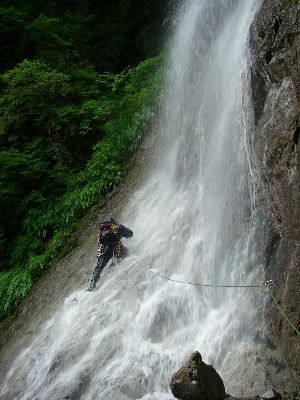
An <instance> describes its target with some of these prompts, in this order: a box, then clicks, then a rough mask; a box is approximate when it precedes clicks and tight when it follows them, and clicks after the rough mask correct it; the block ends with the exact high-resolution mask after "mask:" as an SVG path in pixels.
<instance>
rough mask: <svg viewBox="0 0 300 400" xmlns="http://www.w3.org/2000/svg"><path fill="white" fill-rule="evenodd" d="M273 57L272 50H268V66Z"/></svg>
mask: <svg viewBox="0 0 300 400" xmlns="http://www.w3.org/2000/svg"><path fill="white" fill-rule="evenodd" d="M272 57H273V55H272V51H271V49H268V50H267V51H266V53H265V60H266V63H267V64H269V62H270V61H271V60H272Z"/></svg>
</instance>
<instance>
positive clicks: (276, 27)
mask: <svg viewBox="0 0 300 400" xmlns="http://www.w3.org/2000/svg"><path fill="white" fill-rule="evenodd" d="M281 24H282V19H281V18H280V17H277V18H276V19H275V22H274V24H273V26H272V34H273V38H274V37H275V36H276V35H277V33H278V31H279V28H280V25H281Z"/></svg>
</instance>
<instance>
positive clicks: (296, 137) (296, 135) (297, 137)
mask: <svg viewBox="0 0 300 400" xmlns="http://www.w3.org/2000/svg"><path fill="white" fill-rule="evenodd" d="M299 133H300V126H297V128H296V129H295V132H294V135H293V145H292V153H293V152H294V151H295V148H296V146H297V144H298V140H299Z"/></svg>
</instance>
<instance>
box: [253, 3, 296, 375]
mask: <svg viewBox="0 0 300 400" xmlns="http://www.w3.org/2000/svg"><path fill="white" fill-rule="evenodd" d="M299 16H300V4H299V3H298V4H296V3H294V2H292V1H290V0H264V1H263V2H262V5H261V8H260V10H259V11H258V13H257V15H256V17H255V20H254V22H253V24H252V27H251V32H250V47H251V78H252V82H251V84H252V97H253V103H254V117H255V138H254V150H255V154H256V157H257V162H258V167H259V170H260V174H261V181H262V190H261V193H260V196H261V197H260V204H262V206H261V207H262V209H261V213H262V215H263V216H264V219H265V221H266V230H267V232H268V234H267V236H268V241H267V242H268V243H267V245H266V276H267V278H268V279H270V278H273V279H274V278H276V277H278V276H280V274H282V273H284V271H286V270H287V269H288V268H291V267H292V266H293V265H294V264H295V263H297V262H298V261H300V242H299V240H300V192H299V177H300V174H299V142H298V141H299V133H300V23H299V22H300V21H299ZM279 286H280V287H279V288H277V289H275V288H274V289H273V290H274V294H275V295H276V297H277V298H279V299H281V305H282V307H283V309H284V311H285V312H286V313H287V315H288V316H289V318H290V319H291V321H293V323H294V324H295V325H296V326H297V327H298V329H300V265H299V267H298V268H295V269H294V270H293V271H291V272H290V273H289V274H287V275H285V276H284V277H282V279H281V280H280V281H279ZM266 315H267V322H268V323H269V326H270V331H271V334H272V335H273V338H274V340H275V341H276V342H277V343H276V345H277V346H278V347H279V348H280V349H281V352H282V355H283V357H284V359H285V362H286V364H287V365H288V366H289V367H290V368H291V369H292V371H293V372H294V375H295V376H299V374H300V337H299V336H297V334H296V333H295V332H294V331H293V329H292V328H291V327H290V326H289V325H288V323H287V322H286V321H285V320H284V319H283V318H282V315H280V313H279V312H278V311H277V310H276V309H275V307H274V305H272V304H271V302H269V303H268V305H267V313H266Z"/></svg>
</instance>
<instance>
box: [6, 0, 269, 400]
mask: <svg viewBox="0 0 300 400" xmlns="http://www.w3.org/2000/svg"><path fill="white" fill-rule="evenodd" d="M258 3H259V1H257V0H190V1H187V2H185V4H184V5H183V7H182V8H181V10H180V12H179V14H178V15H177V16H176V19H174V24H175V25H176V29H175V32H174V35H173V39H172V44H171V46H170V55H169V60H168V63H167V67H166V71H167V72H166V83H165V100H164V104H163V105H162V110H161V116H160V119H159V122H157V124H156V128H157V135H156V146H155V147H156V148H155V149H154V152H155V157H153V158H152V165H150V167H149V171H148V174H147V176H146V177H145V179H144V183H143V185H142V186H141V187H140V188H139V189H138V190H136V191H135V192H134V193H132V198H131V201H130V203H129V204H128V205H127V206H126V208H125V209H124V210H123V213H122V215H121V218H120V219H121V222H122V223H124V224H125V225H127V226H128V227H130V228H132V229H133V231H134V238H133V239H132V240H131V241H130V242H128V247H129V250H130V254H131V256H133V257H134V259H133V258H130V257H129V258H127V259H126V260H124V261H123V262H122V263H121V265H119V266H118V267H111V268H109V267H108V268H107V269H106V271H105V272H104V273H103V276H102V278H101V284H100V285H99V287H98V289H97V290H96V291H95V292H93V293H87V292H85V291H84V290H82V288H81V289H77V290H76V291H75V292H74V293H73V294H72V295H71V296H70V297H68V298H67V299H66V300H65V302H64V304H63V306H62V307H61V308H60V309H59V310H58V311H57V312H56V314H55V315H54V316H53V317H52V318H51V319H49V320H47V321H45V323H44V325H43V326H42V327H41V330H40V332H38V333H37V334H36V336H35V338H34V339H33V341H32V343H31V344H30V345H29V346H28V347H27V348H25V349H23V351H22V352H21V353H20V354H19V355H18V357H17V358H16V360H15V361H14V363H13V364H12V365H11V368H10V370H9V371H8V372H7V375H6V378H5V380H4V382H2V386H1V389H0V397H1V399H2V398H3V399H22V400H25V399H28V400H32V399H39V400H47V399H52V400H56V399H57V400H58V399H73V400H74V399H79V398H81V399H85V400H88V399H99V400H101V399H103V400H104V399H105V400H130V399H143V400H147V399H148V400H150V399H151V400H155V399H156V400H162V399H172V398H173V397H172V395H171V393H170V391H169V389H168V383H169V379H170V375H171V374H172V373H173V372H174V371H176V370H177V369H178V367H179V366H180V365H181V363H182V362H183V360H184V359H185V358H186V357H187V356H188V355H189V354H190V352H192V351H194V350H199V351H200V353H201V354H202V356H203V359H204V360H205V361H206V362H209V363H212V364H213V365H214V366H215V368H216V369H217V370H218V372H219V373H220V374H221V376H222V378H223V379H224V382H225V384H226V389H227V390H228V391H229V392H231V393H233V394H234V393H235V394H239V393H240V392H241V391H242V388H245V390H246V392H247V394H249V393H250V392H253V393H256V392H257V391H258V390H260V389H262V387H263V368H262V367H260V366H259V362H258V360H259V355H260V352H261V349H260V346H261V345H260V344H259V343H261V340H257V338H258V337H259V336H260V335H261V333H260V332H261V330H262V329H263V321H262V315H261V309H262V302H263V301H262V293H261V292H260V291H259V289H246V288H235V289H231V288H230V289H222V288H206V287H204V288H201V287H198V286H192V285H184V284H179V283H174V282H170V281H166V280H162V279H160V278H158V277H156V276H154V275H151V274H150V272H149V270H150V269H155V270H156V271H157V272H158V273H160V274H162V275H164V276H167V277H170V278H172V279H179V280H185V281H189V282H191V281H192V282H204V283H213V284H229V285H232V284H243V285H247V284H248V285H249V284H253V283H254V284H256V283H259V282H261V281H262V279H263V277H262V272H261V270H262V268H261V266H260V264H259V254H257V252H256V251H255V249H256V246H255V240H256V236H255V235H256V234H255V232H256V231H255V186H256V179H257V178H256V173H255V168H254V167H253V163H252V161H251V158H252V157H251V141H250V140H249V137H250V133H251V107H250V101H249V86H248V65H247V64H248V59H247V37H248V32H249V26H250V23H251V20H252V19H253V16H254V14H255V11H256V10H257V7H258ZM136 260H137V261H136ZM78 285H80V283H78ZM254 382H255V384H254Z"/></svg>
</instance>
